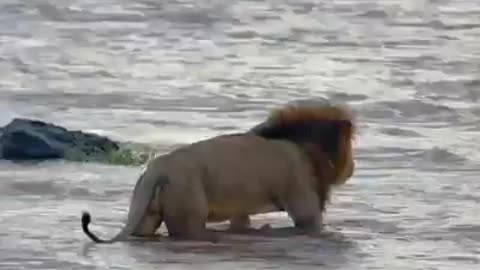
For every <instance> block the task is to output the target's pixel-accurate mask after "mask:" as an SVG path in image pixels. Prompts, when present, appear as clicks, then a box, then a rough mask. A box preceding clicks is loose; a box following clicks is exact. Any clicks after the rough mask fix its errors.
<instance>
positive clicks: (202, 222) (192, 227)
mask: <svg viewBox="0 0 480 270" xmlns="http://www.w3.org/2000/svg"><path fill="white" fill-rule="evenodd" d="M164 219H165V225H166V227H167V230H168V234H169V236H170V237H172V238H173V239H177V240H196V241H209V242H217V241H218V236H217V234H216V233H215V232H213V231H211V230H208V229H207V227H206V223H207V221H208V203H207V199H206V196H205V193H204V192H203V189H201V188H198V189H197V188H193V187H192V186H191V187H188V188H185V189H183V190H182V192H178V190H175V191H173V190H172V192H171V193H170V194H169V196H167V197H166V199H165V207H164Z"/></svg>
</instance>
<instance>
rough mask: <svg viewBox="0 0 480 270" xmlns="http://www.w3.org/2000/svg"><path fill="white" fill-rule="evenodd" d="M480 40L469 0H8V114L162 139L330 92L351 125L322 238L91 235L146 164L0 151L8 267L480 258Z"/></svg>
mask: <svg viewBox="0 0 480 270" xmlns="http://www.w3.org/2000/svg"><path fill="white" fill-rule="evenodd" d="M479 40H480V5H479V4H478V1H476V0H458V1H454V0H451V1H449V0H437V1H434V0H431V1H417V0H397V1H395V0H391V1H380V0H378V1H375V0H362V1H359V0H355V1H353V0H334V1H315V0H295V1H293V0H292V1H286V0H277V1H274V0H271V1H258V0H257V1H220V0H211V1H206V0H199V1H193V0H183V1H173V0H172V1H154V0H135V1H133V0H131V1H129V0H101V1H98V0H96V1H93V0H92V1H90V0H83V1H75V0H74V1H71V0H68V1H67V0H56V1H53V0H50V1H48V0H42V1H28V0H4V1H2V2H1V3H0V44H1V46H0V95H1V97H2V98H1V99H0V122H1V123H0V124H5V123H7V122H8V121H10V120H11V118H12V117H14V116H24V117H31V118H39V119H43V120H47V121H51V122H54V123H56V124H60V125H63V126H66V127H68V128H74V129H83V130H87V131H95V132H98V133H101V134H106V135H108V136H111V137H112V138H114V139H118V140H122V141H131V142H135V143H147V144H149V145H152V146H153V145H155V146H161V147H166V148H168V147H171V146H173V145H175V144H177V143H187V142H192V141H196V140H199V139H202V138H205V137H209V136H213V135H216V134H220V133H229V132H236V131H241V130H245V129H247V128H250V127H251V126H253V125H255V124H257V123H258V122H260V121H262V120H263V119H264V117H265V116H266V114H267V113H268V110H269V109H270V108H272V107H274V106H278V105H280V104H284V103H286V102H289V101H291V100H294V99H305V98H319V97H327V98H330V99H333V100H337V101H341V102H346V103H348V104H349V105H350V106H351V107H352V108H354V109H355V111H356V113H357V118H358V122H359V132H358V137H357V140H356V143H355V146H356V149H357V151H356V154H357V155H356V157H357V163H358V166H357V171H356V173H355V175H354V177H353V179H352V180H351V181H350V182H349V183H348V184H347V185H346V186H344V187H342V188H340V189H338V190H336V191H335V193H334V194H333V198H332V203H331V205H330V206H329V208H328V212H327V216H326V220H325V222H326V226H327V227H326V232H325V235H324V236H323V237H321V238H320V239H310V238H306V237H274V238H266V237H261V236H251V237H232V239H229V240H226V241H224V242H223V243H220V244H218V245H212V244H206V243H188V242H186V243H175V242H171V241H162V242H159V243H146V244H141V243H130V244H126V243H117V244H113V245H100V246H99V245H93V246H92V245H90V244H89V243H90V241H89V240H88V239H87V238H86V237H85V236H84V235H83V233H82V232H81V230H80V212H81V211H82V210H84V209H88V210H90V211H91V212H92V214H93V216H94V222H95V226H93V227H94V230H95V231H98V232H99V234H102V235H103V236H107V235H108V236H110V235H113V234H114V233H116V232H117V231H118V230H119V228H120V226H121V225H122V222H123V220H124V218H125V213H126V209H127V206H128V200H129V197H130V193H131V190H132V188H133V185H134V183H135V181H136V178H137V176H138V175H139V173H140V171H141V170H142V168H141V167H135V166H113V165H106V164H81V163H70V162H44V163H41V164H26V165H19V164H12V163H9V162H5V161H3V162H0V241H1V242H0V243H1V244H0V269H2V270H3V269H107V268H108V269H158V268H162V269H225V268H230V269H245V268H255V269H266V268H278V269H292V268H294V267H298V268H301V269H313V268H320V267H321V268H323V269H452V268H457V269H462V270H467V269H477V267H478V264H479V262H480V244H479V243H480V242H479V241H480V214H479V211H478V205H479V202H480V182H479V181H478V180H479V179H478V174H479V172H480V165H479V161H480V150H479V147H478V145H479V144H480V136H479V132H480V124H479V123H480V122H479V116H480V106H479V105H478V102H479V101H480V75H479V74H480V73H479V70H480V42H479ZM254 219H255V221H254V225H255V226H261V225H263V224H265V223H272V224H273V225H275V226H288V225H290V221H289V220H288V218H287V217H286V216H284V215H283V214H281V213H275V214H271V215H260V216H256V217H254Z"/></svg>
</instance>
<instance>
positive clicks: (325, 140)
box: [255, 120, 350, 161]
mask: <svg viewBox="0 0 480 270" xmlns="http://www.w3.org/2000/svg"><path fill="white" fill-rule="evenodd" d="M349 125H350V122H348V121H346V120H314V121H300V122H292V123H285V124H279V125H273V126H265V127H262V128H260V129H257V130H256V131H255V134H256V135H258V136H261V137H263V138H266V139H276V140H288V141H291V142H294V143H297V144H306V143H312V144H315V145H317V146H318V147H320V149H322V150H323V151H324V152H325V153H327V155H328V156H329V157H330V158H331V159H332V160H333V161H334V160H336V158H337V156H338V154H339V150H340V149H339V143H340V141H339V140H340V139H341V136H340V133H341V132H342V128H344V127H347V126H349Z"/></svg>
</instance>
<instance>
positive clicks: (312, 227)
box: [286, 191, 322, 235]
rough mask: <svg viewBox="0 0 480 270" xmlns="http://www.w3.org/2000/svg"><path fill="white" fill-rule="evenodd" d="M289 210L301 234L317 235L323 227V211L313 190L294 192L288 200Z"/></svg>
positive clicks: (287, 206)
mask: <svg viewBox="0 0 480 270" xmlns="http://www.w3.org/2000/svg"><path fill="white" fill-rule="evenodd" d="M286 208H287V212H288V214H289V215H290V217H291V218H292V220H293V223H294V224H295V228H296V229H297V230H298V231H299V233H301V234H307V235H315V234H318V233H319V232H320V231H321V229H322V212H321V209H320V208H319V204H318V196H317V194H316V193H315V192H313V191H305V192H300V193H299V194H294V195H293V196H291V197H290V198H289V199H288V200H287V202H286Z"/></svg>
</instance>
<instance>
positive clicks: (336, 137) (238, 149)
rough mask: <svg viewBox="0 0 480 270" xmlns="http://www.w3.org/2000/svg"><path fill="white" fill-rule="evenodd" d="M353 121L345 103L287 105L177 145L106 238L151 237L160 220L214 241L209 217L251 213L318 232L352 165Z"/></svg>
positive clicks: (240, 217)
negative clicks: (283, 217) (258, 121)
mask: <svg viewBox="0 0 480 270" xmlns="http://www.w3.org/2000/svg"><path fill="white" fill-rule="evenodd" d="M354 132H355V125H354V120H353V117H352V115H351V113H350V111H349V110H347V108H345V107H342V106H334V105H329V104H327V105H323V106H319V107H307V108H301V107H295V106H285V107H283V108H280V109H277V110H274V111H273V112H272V113H271V114H270V116H269V117H268V118H267V120H266V121H265V122H264V123H263V124H262V125H260V126H257V127H255V128H253V129H252V130H250V131H248V132H244V133H234V134H224V135H218V136H215V137H212V138H208V139H205V140H201V141H198V142H194V143H191V144H188V145H185V146H182V147H179V148H177V149H175V150H173V151H171V152H169V153H166V154H163V155H160V156H157V157H155V158H153V159H152V160H151V161H149V162H148V164H147V166H146V169H145V170H144V172H143V173H142V174H141V175H140V177H139V179H138V180H137V183H136V185H135V188H134V190H133V194H132V198H131V201H130V206H129V210H128V215H127V220H126V224H125V226H124V227H123V228H122V229H121V231H120V232H119V233H118V234H117V235H116V236H114V237H113V238H111V239H109V240H104V239H100V238H98V237H97V236H96V235H94V234H93V233H92V232H91V231H90V230H89V228H88V226H89V223H90V222H91V216H90V214H89V213H88V212H83V214H82V229H83V231H84V233H85V234H86V235H87V236H88V237H89V238H90V239H91V240H93V241H94V242H97V243H112V242H115V241H129V240H130V239H133V238H141V239H150V238H154V237H155V232H156V230H157V229H158V228H159V227H160V226H161V224H162V223H163V222H165V225H166V228H167V231H168V236H169V237H172V238H176V239H186V240H199V241H211V242H217V241H218V235H217V234H216V233H215V232H214V231H212V230H208V229H207V226H206V225H207V223H209V222H222V221H230V225H231V227H232V228H237V229H241V228H244V227H246V226H248V224H249V223H250V219H249V216H250V215H254V214H258V213H265V212H271V211H286V212H287V213H288V215H289V217H290V218H291V219H292V221H293V223H294V228H295V229H296V230H297V231H298V232H299V233H301V234H308V235H310V234H315V233H317V232H319V231H320V230H321V225H322V219H323V213H324V211H325V205H326V202H327V201H328V198H329V193H330V190H331V188H332V187H333V186H336V185H341V184H344V183H345V182H346V181H347V180H348V179H349V178H351V177H352V175H353V172H354V170H355V161H354V158H353V147H352V141H353V138H354Z"/></svg>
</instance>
